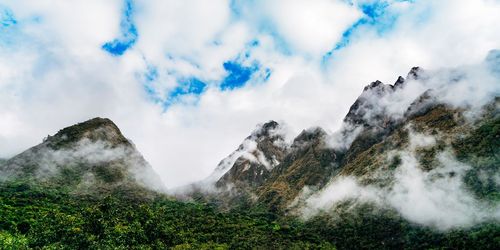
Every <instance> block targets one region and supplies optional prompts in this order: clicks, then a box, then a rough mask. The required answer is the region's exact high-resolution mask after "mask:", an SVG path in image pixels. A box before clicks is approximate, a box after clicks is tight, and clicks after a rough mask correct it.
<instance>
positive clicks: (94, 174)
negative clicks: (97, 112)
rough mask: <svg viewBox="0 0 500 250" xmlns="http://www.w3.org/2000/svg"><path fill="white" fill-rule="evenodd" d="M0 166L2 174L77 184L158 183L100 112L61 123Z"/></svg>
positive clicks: (158, 185)
mask: <svg viewBox="0 0 500 250" xmlns="http://www.w3.org/2000/svg"><path fill="white" fill-rule="evenodd" d="M0 172H1V173H2V179H3V180H12V179H27V180H32V181H34V182H40V183H46V184H50V185H58V186H67V187H75V188H76V187H78V188H82V189H87V188H91V189H92V188H103V189H107V188H112V187H117V186H124V185H125V186H127V185H128V186H133V185H139V186H143V187H147V188H151V189H155V190H159V189H162V188H163V184H162V183H161V180H160V178H159V177H158V176H157V175H156V173H155V172H154V171H153V169H152V168H151V166H150V165H149V164H148V163H147V162H146V160H145V159H144V158H143V157H142V155H141V154H140V153H139V152H138V151H137V149H136V148H135V146H134V145H133V144H132V143H131V142H130V141H129V140H128V139H126V138H125V137H124V136H123V134H122V133H121V131H120V130H119V129H118V127H117V126H116V125H115V124H114V123H113V122H112V121H111V120H109V119H105V118H94V119H91V120H88V121H86V122H82V123H79V124H76V125H73V126H70V127H67V128H64V129H61V130H60V131H59V132H58V133H56V134H55V135H53V136H48V137H47V138H45V139H44V141H43V142H42V143H41V144H39V145H37V146H34V147H32V148H30V149H28V150H26V151H24V152H22V153H20V154H18V155H16V156H14V157H13V158H11V159H9V160H8V161H6V162H5V164H3V165H2V166H1V167H0Z"/></svg>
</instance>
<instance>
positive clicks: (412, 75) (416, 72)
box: [406, 66, 424, 80]
mask: <svg viewBox="0 0 500 250" xmlns="http://www.w3.org/2000/svg"><path fill="white" fill-rule="evenodd" d="M423 73H424V70H423V69H422V68H420V67H418V66H417V67H413V68H411V70H410V72H408V76H407V77H406V79H412V80H418V79H420V78H421V77H422V75H423Z"/></svg>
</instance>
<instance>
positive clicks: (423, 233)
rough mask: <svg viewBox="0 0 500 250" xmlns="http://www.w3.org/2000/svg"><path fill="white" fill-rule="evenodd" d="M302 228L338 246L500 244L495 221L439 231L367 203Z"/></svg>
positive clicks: (499, 227) (481, 246) (462, 246)
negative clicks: (413, 222) (471, 226)
mask: <svg viewBox="0 0 500 250" xmlns="http://www.w3.org/2000/svg"><path fill="white" fill-rule="evenodd" d="M304 228H305V229H306V230H307V233H310V234H314V235H316V237H318V238H321V239H324V240H327V241H329V242H332V243H333V244H335V245H336V246H337V247H338V248H339V249H497V247H498V246H499V244H500V225H499V224H498V223H495V222H491V223H485V224H481V225H477V226H475V227H473V228H465V229H455V230H451V231H447V232H439V231H436V230H434V229H432V228H428V227H423V226H420V225H416V224H412V223H410V222H408V221H406V220H404V219H403V218H401V217H400V216H399V215H398V214H397V213H396V212H394V211H391V210H379V209H375V208H374V207H372V206H370V205H367V204H365V205H361V206H357V207H356V208H354V209H350V210H339V211H337V213H336V216H335V218H332V217H331V216H329V215H320V216H317V217H315V218H313V219H311V220H310V221H308V222H307V223H306V225H305V227H304Z"/></svg>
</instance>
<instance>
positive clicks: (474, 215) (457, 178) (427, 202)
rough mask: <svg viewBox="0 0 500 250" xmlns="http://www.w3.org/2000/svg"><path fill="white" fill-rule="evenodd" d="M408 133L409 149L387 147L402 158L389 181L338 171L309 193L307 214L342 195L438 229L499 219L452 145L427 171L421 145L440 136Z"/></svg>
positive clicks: (499, 213)
mask: <svg viewBox="0 0 500 250" xmlns="http://www.w3.org/2000/svg"><path fill="white" fill-rule="evenodd" d="M409 139H410V140H409V143H408V145H407V146H406V148H405V149H404V150H398V151H391V152H389V153H388V156H390V155H392V156H394V155H398V156H399V157H400V159H401V163H400V165H399V166H398V167H397V168H396V169H395V170H394V172H393V173H390V172H387V173H386V174H391V175H393V176H392V177H393V181H392V183H391V184H390V185H389V186H387V187H384V188H381V187H376V186H373V185H361V184H360V183H359V182H358V180H357V179H356V177H353V176H339V177H335V178H334V179H333V180H332V181H331V182H330V183H329V184H328V185H327V186H326V187H325V188H323V189H322V190H321V191H319V192H317V193H314V194H310V192H309V193H308V194H307V196H308V197H307V198H306V199H305V202H304V205H303V206H302V208H301V214H302V216H303V218H305V219H308V218H310V217H312V216H314V215H316V214H318V213H319V212H324V211H327V212H328V211H330V212H332V211H333V210H334V209H335V207H336V206H337V205H339V204H340V203H341V202H343V201H355V203H358V204H359V203H371V204H375V205H377V206H379V207H389V208H392V209H395V210H396V211H398V212H399V213H400V214H401V216H403V217H404V218H406V219H407V220H409V221H411V222H415V223H418V224H421V225H425V226H431V227H434V228H436V229H438V230H449V229H452V228H464V227H470V226H473V225H475V224H478V223H481V222H485V221H488V220H496V221H499V220H500V206H499V204H498V202H496V203H494V204H492V203H489V202H486V201H483V200H479V199H478V198H476V197H475V196H474V195H473V194H471V193H470V192H469V191H468V190H467V188H466V187H465V184H464V182H463V177H464V175H465V174H466V172H467V171H468V170H469V169H471V166H469V165H467V164H464V163H462V162H459V161H458V160H456V158H455V156H454V155H453V154H452V152H451V151H450V150H444V151H441V152H440V153H438V154H437V155H436V156H435V160H436V163H437V164H436V166H435V168H433V169H431V170H429V171H426V170H424V169H423V168H422V167H421V166H420V163H419V160H418V157H417V151H418V150H419V149H422V148H429V147H432V146H434V145H435V144H436V141H438V140H437V139H436V138H435V137H433V136H430V135H426V134H422V133H416V132H414V131H411V129H409Z"/></svg>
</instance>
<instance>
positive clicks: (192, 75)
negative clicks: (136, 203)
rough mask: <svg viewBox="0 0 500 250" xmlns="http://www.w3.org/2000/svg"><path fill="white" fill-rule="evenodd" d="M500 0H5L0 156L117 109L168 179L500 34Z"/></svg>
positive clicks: (196, 171)
mask: <svg viewBox="0 0 500 250" xmlns="http://www.w3.org/2000/svg"><path fill="white" fill-rule="evenodd" d="M498 13H500V1H498V0H462V1H452V0H441V1H423V0H413V1H401V0H399V1H397V0H385V1H373V0H359V1H355V0H353V1H348V0H344V1H340V0H338V1H336V0H316V1H300V0H291V1H285V0H275V1H264V0H262V1H260V0H255V1H239V0H232V1H229V0H213V1H205V0H184V1H174V0H171V1H168V0H161V1H160V0H149V1H145V0H109V1H99V0H74V1H62V0H61V1H49V0H39V1H24V0H1V1H0V157H10V156H13V155H15V154H17V153H19V152H21V151H22V150H24V149H26V148H28V147H30V146H33V145H35V144H38V143H40V142H41V140H42V138H43V137H45V136H46V135H47V134H54V133H55V132H57V130H58V129H60V128H63V127H65V126H69V125H72V124H75V123H77V122H81V121H84V120H87V119H90V118H93V117H96V116H100V117H109V118H110V119H112V120H113V121H114V122H115V123H116V124H117V125H118V126H119V127H120V128H121V129H122V132H123V133H124V134H125V136H127V137H128V138H130V139H131V140H132V141H133V142H134V143H135V144H136V146H137V148H138V149H139V151H141V152H142V153H143V155H144V156H145V158H146V159H147V160H148V161H149V162H150V163H151V165H152V166H153V167H154V168H155V170H156V171H157V172H158V173H159V174H160V175H161V177H162V179H163V180H164V182H165V184H166V186H167V187H175V186H178V185H182V184H186V183H188V182H191V181H195V180H199V179H202V178H204V177H206V176H208V175H209V174H210V173H211V171H213V169H214V168H215V167H216V165H217V163H218V162H219V161H220V160H221V159H222V158H224V157H225V156H227V155H228V154H229V153H231V152H232V151H233V150H234V149H236V147H237V146H238V145H239V144H240V143H241V141H242V140H243V139H244V138H245V137H246V136H247V135H248V134H249V133H250V132H251V131H252V130H253V129H254V126H255V125H256V124H258V123H261V122H265V121H267V120H270V119H274V120H278V121H286V123H287V124H288V126H289V127H290V128H291V130H292V132H298V131H299V130H301V129H303V128H307V127H310V126H316V125H319V126H322V127H324V128H325V129H327V130H329V131H335V130H336V129H337V128H338V127H339V126H340V124H341V119H342V118H343V117H344V115H345V114H346V113H347V110H348V108H349V106H350V105H351V104H352V103H353V102H354V100H355V99H356V97H357V96H358V95H359V94H360V93H361V91H362V88H363V86H365V85H367V84H368V83H370V82H372V81H374V80H377V79H378V80H381V81H383V82H385V83H393V82H394V81H395V80H396V79H397V76H399V75H403V76H405V75H406V73H407V72H408V71H409V69H410V68H411V67H412V66H417V65H418V66H421V67H423V68H426V69H440V68H451V67H457V66H463V65H470V64H477V63H479V62H481V61H482V60H483V59H484V58H485V57H486V55H487V53H488V51H489V50H491V49H498V48H500V25H498V24H499V23H500V15H498Z"/></svg>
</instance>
